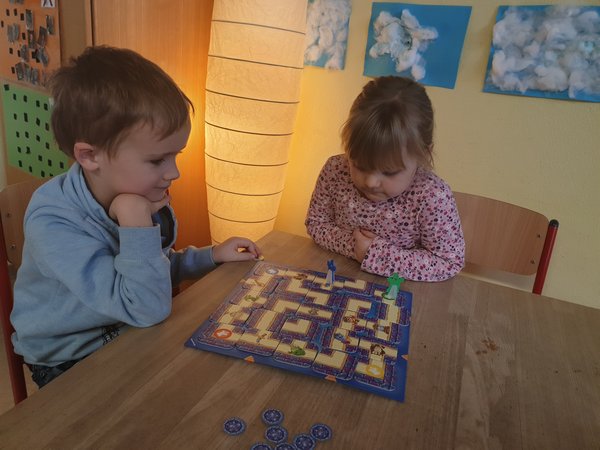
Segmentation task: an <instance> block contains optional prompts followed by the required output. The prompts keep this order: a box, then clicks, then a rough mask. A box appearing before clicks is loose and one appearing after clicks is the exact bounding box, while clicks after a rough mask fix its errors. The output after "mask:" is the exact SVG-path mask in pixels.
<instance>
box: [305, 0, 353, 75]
mask: <svg viewBox="0 0 600 450" xmlns="http://www.w3.org/2000/svg"><path fill="white" fill-rule="evenodd" d="M350 12H351V6H350V0H309V2H308V7H307V11H306V50H305V51H304V65H307V66H317V67H324V68H326V69H335V70H342V69H343V68H344V65H345V61H346V48H347V43H348V22H349V21H350Z"/></svg>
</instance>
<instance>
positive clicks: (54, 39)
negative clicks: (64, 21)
mask: <svg viewBox="0 0 600 450" xmlns="http://www.w3.org/2000/svg"><path fill="white" fill-rule="evenodd" d="M59 30H60V23H59V14H58V8H57V0H53V1H50V0H18V1H17V0H0V77H3V78H5V79H7V80H10V81H17V82H20V83H23V84H27V85H31V86H41V87H44V86H45V85H46V81H47V79H48V75H49V74H50V73H51V72H52V71H54V70H55V69H57V68H58V67H60V63H61V56H60V34H59Z"/></svg>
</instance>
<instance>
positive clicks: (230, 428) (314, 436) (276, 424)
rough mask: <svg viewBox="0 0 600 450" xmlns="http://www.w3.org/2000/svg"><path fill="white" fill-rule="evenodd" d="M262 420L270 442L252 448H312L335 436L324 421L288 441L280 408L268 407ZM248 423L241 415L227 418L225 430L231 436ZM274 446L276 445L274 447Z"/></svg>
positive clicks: (308, 449)
mask: <svg viewBox="0 0 600 450" xmlns="http://www.w3.org/2000/svg"><path fill="white" fill-rule="evenodd" d="M261 418H262V421H263V422H264V423H265V425H267V429H266V430H265V439H266V440H267V441H269V443H265V442H257V443H256V444H254V445H253V446H252V447H251V450H311V449H313V448H315V447H316V445H317V442H319V441H328V440H329V439H331V437H332V436H333V433H332V431H331V428H330V427H329V426H327V425H325V424H324V423H317V424H315V425H313V426H312V427H310V433H301V434H298V435H296V436H295V437H294V439H293V440H292V443H288V442H286V441H287V439H288V431H287V430H286V429H285V428H284V427H283V426H282V425H281V424H282V422H283V412H281V411H280V410H278V409H266V410H265V411H263V413H262V416H261ZM245 429H246V423H245V422H244V421H243V420H242V419H240V418H239V417H232V418H230V419H227V420H226V421H225V423H224V424H223V430H224V431H225V433H227V434H228V435H230V436H237V435H238V434H242V433H243V432H244V430H245ZM273 446H274V447H273Z"/></svg>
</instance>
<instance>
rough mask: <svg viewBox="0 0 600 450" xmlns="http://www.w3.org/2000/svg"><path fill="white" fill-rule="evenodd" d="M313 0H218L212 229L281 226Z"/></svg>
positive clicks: (225, 232) (210, 129)
mask: <svg viewBox="0 0 600 450" xmlns="http://www.w3.org/2000/svg"><path fill="white" fill-rule="evenodd" d="M306 7H307V1H306V0H285V1H283V0H236V1H231V0H215V2H214V7H213V16H212V24H211V35H210V46H209V52H208V71H207V79H206V111H205V120H206V122H205V141H206V147H205V159H206V190H207V196H208V212H209V221H210V232H211V238H212V240H213V242H216V243H218V242H223V241H224V240H225V239H227V238H228V237H231V236H234V235H237V236H246V237H249V238H251V239H254V240H256V239H259V238H260V237H262V236H264V235H265V234H267V233H268V232H269V231H271V230H272V229H273V225H274V223H275V218H276V216H277V210H278V208H279V200H280V199H281V193H282V191H283V186H284V180H285V169H286V166H287V163H288V151H289V147H290V142H291V138H292V132H293V128H294V121H295V118H296V109H297V106H298V102H299V98H300V77H301V74H302V68H303V55H304V45H305V35H304V33H305V26H306Z"/></svg>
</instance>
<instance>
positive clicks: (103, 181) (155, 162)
mask: <svg viewBox="0 0 600 450" xmlns="http://www.w3.org/2000/svg"><path fill="white" fill-rule="evenodd" d="M189 135H190V124H189V123H188V124H187V125H185V126H183V127H182V128H181V129H179V130H178V131H176V132H175V133H173V134H172V135H170V136H167V137H166V138H165V139H163V140H159V139H160V138H159V137H158V136H157V135H156V134H155V133H154V132H153V130H152V129H151V128H150V127H149V126H148V125H144V126H141V127H138V128H136V129H134V130H133V131H132V132H131V133H130V134H129V135H128V136H127V137H126V138H125V139H124V140H123V141H122V142H121V144H120V145H119V147H118V148H117V150H116V153H115V154H114V155H113V156H112V157H111V158H109V157H108V154H107V153H106V152H102V153H101V154H100V158H99V165H100V174H101V176H100V178H99V180H96V181H99V183H98V182H97V183H95V184H96V186H95V188H96V191H97V192H94V195H95V196H96V197H97V200H99V201H100V203H102V204H103V206H105V207H107V206H110V203H111V202H112V200H113V199H114V198H115V197H116V196H117V195H119V194H137V195H140V196H142V197H145V198H147V199H148V200H149V201H151V202H156V201H159V200H161V199H162V198H164V196H165V195H166V191H167V189H169V186H170V185H171V182H172V181H173V180H176V179H177V178H179V170H178V169H177V163H176V160H175V159H176V157H177V155H178V154H179V153H180V152H181V151H182V150H183V148H184V147H185V145H186V143H187V140H188V137H189ZM105 203H106V204H105Z"/></svg>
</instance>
